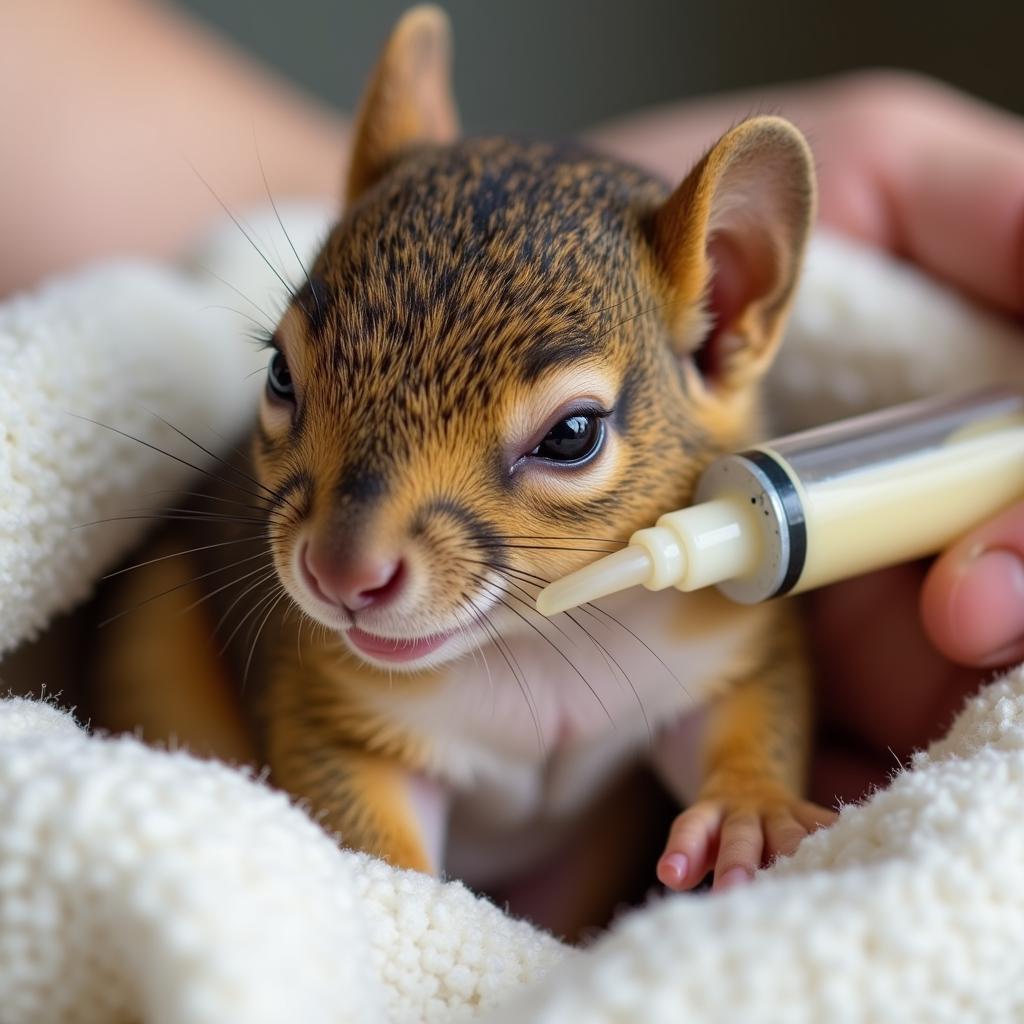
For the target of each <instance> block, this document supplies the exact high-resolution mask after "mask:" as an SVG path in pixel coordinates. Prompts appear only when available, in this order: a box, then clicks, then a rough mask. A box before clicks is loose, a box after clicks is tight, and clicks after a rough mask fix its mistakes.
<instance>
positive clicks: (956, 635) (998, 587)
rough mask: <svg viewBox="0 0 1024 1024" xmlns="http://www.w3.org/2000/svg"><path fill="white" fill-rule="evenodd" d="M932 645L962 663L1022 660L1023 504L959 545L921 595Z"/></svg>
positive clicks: (936, 566) (931, 574)
mask: <svg viewBox="0 0 1024 1024" xmlns="http://www.w3.org/2000/svg"><path fill="white" fill-rule="evenodd" d="M921 618H922V622H923V623H924V627H925V630H926V632H927V633H928V636H929V638H930V639H931V641H932V643H934V644H935V646H936V647H937V648H938V649H939V650H940V651H942V653H943V654H945V655H946V656H947V657H948V658H950V659H951V660H953V661H956V662H959V663H960V664H964V665H976V666H983V667H984V666H995V665H1005V664H1009V663H1011V662H1014V661H1017V660H1020V658H1021V657H1024V504H1020V505H1016V506H1014V507H1013V508H1011V509H1008V510H1007V511H1005V512H1003V513H1002V514H1001V515H999V516H996V518H995V519H993V520H991V521H990V522H988V523H987V524H986V525H985V526H982V527H981V528H980V529H978V530H975V531H974V533H972V534H971V535H970V536H968V537H966V538H964V539H963V540H962V541H960V542H959V543H958V544H955V545H954V546H953V547H952V548H950V550H949V551H947V552H946V553H945V554H944V555H942V557H940V558H939V559H938V560H937V561H936V562H935V564H934V566H933V567H932V569H931V571H930V572H929V574H928V577H927V579H926V580H925V584H924V587H923V588H922V591H921Z"/></svg>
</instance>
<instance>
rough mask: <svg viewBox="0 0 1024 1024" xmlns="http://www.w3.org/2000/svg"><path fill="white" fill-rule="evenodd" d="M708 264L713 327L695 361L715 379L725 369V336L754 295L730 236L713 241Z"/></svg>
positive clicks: (705, 373)
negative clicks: (723, 364) (722, 340)
mask: <svg viewBox="0 0 1024 1024" xmlns="http://www.w3.org/2000/svg"><path fill="white" fill-rule="evenodd" d="M708 262H709V263H710V264H711V285H710V287H709V288H708V302H707V312H708V314H709V317H710V320H711V328H710V330H709V331H708V335H707V337H706V338H705V339H704V341H703V342H701V345H700V347H699V348H698V349H697V351H696V352H695V353H694V356H693V358H694V362H695V363H696V364H697V369H698V370H700V372H701V375H702V376H704V377H707V378H714V377H715V376H717V375H718V373H719V372H720V371H721V370H722V362H723V355H724V353H723V351H722V345H721V337H722V334H723V332H725V331H726V330H728V329H729V327H730V326H731V325H732V324H733V323H735V321H736V318H737V317H738V316H739V315H740V314H741V313H742V312H743V310H744V309H745V308H746V306H747V304H748V303H749V302H750V300H751V298H753V296H752V295H751V294H750V287H749V286H750V274H749V272H748V270H747V268H746V267H745V266H744V260H743V254H742V252H740V250H739V247H738V246H737V245H736V243H735V242H734V241H733V240H732V239H731V238H730V237H729V236H728V235H726V234H717V235H714V236H713V237H712V238H711V239H710V240H709V242H708Z"/></svg>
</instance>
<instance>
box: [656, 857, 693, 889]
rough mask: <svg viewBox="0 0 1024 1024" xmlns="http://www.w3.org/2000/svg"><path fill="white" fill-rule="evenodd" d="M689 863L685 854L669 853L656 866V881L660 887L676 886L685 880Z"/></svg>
mask: <svg viewBox="0 0 1024 1024" xmlns="http://www.w3.org/2000/svg"><path fill="white" fill-rule="evenodd" d="M689 868H690V861H689V859H688V858H687V856H686V854H685V853H669V854H667V855H666V856H664V857H662V858H661V863H659V864H658V881H660V882H661V884H662V885H668V886H676V885H679V883H680V882H682V881H683V879H684V878H686V872H687V871H688V870H689Z"/></svg>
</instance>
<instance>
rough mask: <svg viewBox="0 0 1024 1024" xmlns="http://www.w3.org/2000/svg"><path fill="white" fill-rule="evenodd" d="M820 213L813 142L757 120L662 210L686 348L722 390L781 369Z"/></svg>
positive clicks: (731, 137) (736, 133) (658, 250)
mask: <svg viewBox="0 0 1024 1024" xmlns="http://www.w3.org/2000/svg"><path fill="white" fill-rule="evenodd" d="M814 209H815V184H814V164H813V159H812V157H811V153H810V150H809V148H808V146H807V143H806V142H805V141H804V137H803V136H802V135H801V134H800V132H799V131H797V129H796V128H794V127H793V125H791V124H790V123H789V122H788V121H785V120H783V119H782V118H779V117H755V118H751V119H750V120H749V121H744V122H742V123H741V124H739V125H737V126H736V127H735V128H733V129H732V130H731V131H728V132H726V134H725V135H723V136H722V138H721V139H719V141H718V142H717V143H716V144H715V145H714V146H713V147H712V148H711V149H710V150H709V151H708V152H707V154H705V156H704V158H703V159H702V160H701V161H700V163H698V164H697V166H696V167H695V168H694V169H693V170H692V171H691V172H690V174H689V175H688V176H687V178H686V180H685V181H684V182H683V183H682V184H681V185H680V186H679V187H678V188H677V189H676V190H675V192H673V193H672V195H671V196H670V197H669V198H668V199H667V200H666V201H665V203H664V204H663V205H662V206H661V207H659V208H658V210H657V211H656V213H655V215H654V225H653V228H654V229H653V243H654V250H655V254H656V257H657V259H658V262H659V264H660V266H661V269H662V271H663V272H664V274H665V275H666V276H667V279H668V282H669V288H670V291H671V301H672V308H674V309H676V310H678V311H679V314H678V316H677V319H676V322H675V324H674V326H675V328H676V329H677V333H678V335H679V337H680V338H681V348H683V349H685V350H688V351H689V352H691V353H692V354H694V356H695V358H696V361H697V365H698V367H699V368H700V369H701V370H702V372H704V373H705V374H706V375H707V377H708V378H709V379H710V381H711V382H712V383H713V384H714V385H715V386H720V387H729V388H732V387H739V386H742V385H743V384H745V383H747V382H749V381H751V380H753V379H754V378H755V377H757V376H759V375H760V374H761V373H762V372H763V371H764V370H766V369H767V367H768V365H769V364H770V363H771V359H772V357H773V355H774V354H775V349H776V348H777V347H778V342H779V339H780V337H781V335H782V328H783V326H784V324H785V318H786V313H787V312H788V309H789V304H790V302H791V300H792V297H793V292H794V288H795V286H796V281H797V277H798V275H799V272H800V265H801V261H802V258H803V250H804V245H805V243H806V241H807V236H808V234H809V232H810V228H811V223H812V221H813V219H814ZM695 311H696V315H695ZM709 319H710V323H708V320H709Z"/></svg>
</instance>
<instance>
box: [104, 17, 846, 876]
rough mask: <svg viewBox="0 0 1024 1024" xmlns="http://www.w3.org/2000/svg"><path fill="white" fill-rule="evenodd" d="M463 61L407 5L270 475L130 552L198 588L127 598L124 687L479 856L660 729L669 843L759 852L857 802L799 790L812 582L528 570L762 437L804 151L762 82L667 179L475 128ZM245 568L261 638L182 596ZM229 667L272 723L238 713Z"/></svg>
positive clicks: (368, 815)
mask: <svg viewBox="0 0 1024 1024" xmlns="http://www.w3.org/2000/svg"><path fill="white" fill-rule="evenodd" d="M449 63H450V61H449V33H448V26H447V21H446V18H445V16H444V15H443V14H442V13H441V12H440V11H439V10H438V9H436V8H434V7H418V8H415V9H413V10H411V11H410V12H408V13H407V14H406V15H405V16H404V17H403V18H402V19H401V20H400V22H399V23H398V25H397V27H396V28H395V30H394V31H393V33H392V35H391V37H390V39H389V40H388V42H387V43H386V45H385V48H384V50H383V53H382V55H381V57H380V59H379V62H378V64H377V66H376V69H375V71H374V73H373V76H372V79H371V81H370V84H369V87H368V90H367V93H366V95H365V98H364V101H363V104H362V108H361V112H360V114H359V117H358V122H357V130H356V135H355V145H354V151H353V155H352V162H351V167H350V169H349V175H348V186H347V205H346V209H345V213H344V215H343V217H342V218H341V220H340V221H339V222H338V224H337V225H336V226H335V227H334V229H333V230H332V231H331V233H330V236H329V237H328V238H327V240H326V242H325V244H324V245H323V248H322V249H321V251H320V253H319V254H318V256H317V257H316V260H315V262H314V264H313V265H312V267H311V268H310V269H309V274H308V279H307V280H306V282H305V283H304V284H303V286H302V287H301V288H299V289H297V290H296V292H295V294H294V295H293V296H292V299H291V302H290V304H289V306H288V308H287V310H286V312H285V313H284V315H283V316H282V318H281V320H280V323H279V324H278V327H277V330H276V331H275V333H274V335H273V338H272V340H271V342H270V344H271V345H272V355H271V358H270V361H269V368H268V376H267V385H266V390H265V393H264V397H263V399H262V405H261V408H260V413H259V423H258V426H257V427H256V429H255V436H254V438H253V440H252V446H251V467H250V469H248V470H245V471H244V474H250V475H243V472H237V473H236V474H235V475H233V476H231V478H230V483H229V484H228V485H227V488H226V489H224V490H223V491H222V494H223V497H221V498H220V499H219V500H220V501H222V502H224V501H227V502H232V503H233V505H234V507H235V510H237V509H238V508H239V507H240V508H241V509H243V511H241V512H238V513H237V514H236V515H235V516H234V518H232V516H231V515H230V514H229V513H231V512H232V509H231V507H230V506H223V505H222V506H219V508H220V513H216V512H210V513H209V514H208V515H207V516H205V517H195V516H194V517H193V518H206V519H209V520H211V522H210V523H204V524H202V526H201V528H200V529H199V532H193V534H192V540H193V542H194V546H195V547H197V548H201V551H196V552H193V553H192V554H190V555H188V556H187V557H182V558H179V559H173V558H168V557H165V556H164V555H161V556H160V560H154V561H153V562H151V564H149V565H148V566H146V567H144V568H142V569H141V570H140V572H138V573H136V574H135V580H134V582H133V583H132V584H131V585H130V586H129V587H127V588H124V589H125V591H126V592H125V593H124V594H122V595H121V596H120V599H121V600H122V601H123V600H124V599H126V598H132V597H138V596H145V595H146V594H151V593H152V592H153V591H154V590H157V589H167V588H168V584H170V585H171V587H172V592H171V594H170V595H169V597H168V598H166V599H165V600H164V601H159V602H153V603H150V604H147V605H145V606H144V607H142V608H140V609H139V610H137V611H136V613H135V614H132V615H127V616H125V617H124V618H122V619H119V620H118V622H117V623H116V624H115V626H114V630H115V631H114V634H113V636H110V634H107V639H106V640H105V641H104V646H105V648H106V656H105V657H104V658H103V659H101V662H100V679H101V682H102V692H101V694H100V698H99V702H100V705H101V710H100V714H99V717H100V719H101V720H105V721H107V722H108V723H112V724H115V725H116V724H120V725H124V726H126V727H138V726H141V727H142V728H143V730H144V732H145V733H146V734H147V735H148V736H153V737H156V738H160V737H161V736H164V737H166V736H168V735H170V734H172V733H173V734H175V735H177V736H178V737H182V738H184V739H185V740H186V741H188V742H194V743H195V744H196V745H197V746H200V747H202V746H203V745H204V744H207V743H208V745H209V746H211V747H213V748H216V749H217V750H219V752H221V753H222V754H226V755H227V756H233V757H238V758H246V757H255V759H256V760H257V761H258V762H259V763H265V764H268V765H269V767H270V772H271V777H272V779H273V781H274V782H275V783H276V784H277V785H279V786H281V787H283V788H284V789H286V790H288V791H289V792H290V793H292V794H294V795H295V796H296V797H299V798H301V799H302V800H304V801H306V802H307V803H308V805H309V806H310V807H311V808H312V809H313V810H314V811H315V812H316V813H318V814H320V815H321V816H322V820H323V822H324V824H325V825H326V826H327V827H329V828H330V829H332V830H336V831H337V833H338V834H339V835H340V837H341V840H342V841H343V842H344V843H345V844H346V845H347V846H350V847H353V848H356V849H359V850H364V851H367V852H370V853H372V854H375V855H377V856H380V857H383V858H385V859H386V860H388V861H390V862H391V863H392V864H394V865H396V866H399V867H403V868H413V869H416V870H419V871H425V872H435V873H437V872H440V871H441V870H447V871H448V872H450V873H453V874H458V875H460V876H462V877H464V878H466V879H467V880H468V881H470V882H479V883H481V884H484V883H487V882H489V881H493V880H494V879H495V878H498V877H500V876H502V875H507V874H509V873H514V872H515V871H517V870H520V869H522V868H523V867H524V866H526V865H527V864H529V863H531V862H536V860H537V858H539V857H541V856H542V855H543V854H544V851H546V850H549V849H550V848H551V847H552V844H554V843H556V842H557V841H559V838H560V837H562V838H564V834H565V831H566V829H571V827H572V824H573V822H574V821H576V820H577V819H578V818H579V817H580V815H581V814H582V813H583V812H584V811H585V810H586V809H587V808H588V807H590V806H591V805H592V804H593V802H594V801H595V799H597V797H598V795H599V794H600V793H601V792H602V791H606V790H607V788H608V787H609V785H610V784H611V783H612V781H613V780H615V779H616V778H617V776H618V775H619V774H620V773H621V772H622V770H623V768H624V766H625V765H627V764H629V763H631V762H635V761H636V760H637V759H639V758H648V759H649V760H650V762H651V763H652V764H653V766H654V767H655V769H656V770H657V772H658V773H659V775H660V776H661V778H662V779H663V780H664V782H665V783H666V785H667V787H668V788H669V790H670V791H671V792H672V794H673V796H675V797H676V798H678V800H679V801H680V803H681V804H682V805H684V806H686V807H687V809H686V810H685V811H683V812H682V813H681V814H680V815H679V816H678V818H677V819H676V820H675V823H674V824H673V826H672V828H671V832H670V835H669V837H668V840H667V843H666V845H665V852H664V853H663V855H662V857H661V859H660V861H659V862H658V865H657V874H658V877H659V878H660V879H661V881H662V882H663V883H665V884H666V885H668V886H670V887H671V888H673V889H688V888H692V887H693V886H695V885H696V884H697V883H699V882H700V881H701V879H702V878H703V877H704V876H705V875H706V874H707V873H708V871H710V870H714V872H715V875H716V882H715V884H716V885H717V886H721V885H728V884H732V883H733V882H735V881H737V880H740V879H744V878H747V877H749V876H750V875H751V874H752V873H753V871H754V870H755V869H756V868H757V867H758V866H759V865H761V864H763V863H765V862H767V861H768V860H770V859H771V858H772V857H774V856H775V855H777V854H781V853H788V852H790V851H792V850H793V849H794V848H795V846H796V845H797V843H798V842H799V841H800V839H801V838H802V837H803V836H804V835H805V834H806V833H807V832H808V831H810V830H812V829H813V828H815V827H817V826H818V825H819V824H821V823H822V822H824V821H827V820H829V819H830V817H831V816H830V813H829V812H827V811H824V810H822V809H820V808H817V807H815V806H813V805H812V804H810V803H808V802H806V801H804V800H803V799H802V795H801V793H802V786H803V776H804V771H805V761H806V759H807V754H808V744H809V735H810V721H809V715H810V708H809V702H810V686H809V679H808V668H807V660H806V657H805V654H804V652H803V649H802V641H801V635H800V629H799V625H798V623H797V621H796V618H795V612H794V610H793V608H792V607H791V606H790V605H788V604H786V603H773V604H765V605H761V606H756V607H741V606H738V605H734V604H731V603H729V602H728V601H726V600H725V599H724V598H723V597H721V596H720V595H718V594H717V593H716V592H702V593H697V594H681V593H679V592H676V591H666V592H664V593H660V594H656V595H655V594H648V593H644V592H639V596H638V593H637V592H630V593H628V594H624V595H619V596H618V597H616V598H612V599H608V600H606V601H603V602H601V604H600V607H599V608H596V609H590V610H582V611H579V612H576V613H573V614H572V615H571V616H561V617H559V619H558V620H554V621H553V622H552V623H551V624H550V625H549V624H547V623H545V622H544V620H542V619H541V618H540V616H538V615H537V614H536V612H535V611H533V599H534V597H535V596H536V593H537V591H538V590H539V588H540V586H542V585H543V583H545V582H547V581H550V580H552V579H555V578H557V577H558V576H560V575H562V574H564V573H566V572H568V571H570V570H573V569H576V568H579V567H580V566H582V565H583V564H585V563H587V562H588V561H591V560H592V559H593V558H595V557H596V556H597V555H598V554H601V553H604V552H606V551H609V550H612V549H613V548H614V547H615V546H616V545H618V544H621V543H623V542H624V541H625V539H626V538H628V536H629V535H630V533H631V532H632V531H634V530H636V529H638V528H640V527H643V526H646V525H649V524H650V523H652V522H653V521H654V520H655V519H656V518H657V517H658V516H659V515H660V514H661V513H662V512H664V511H666V510H668V509H675V508H680V507H682V506H684V505H686V504H687V503H688V502H689V501H690V499H691V494H692V488H693V487H694V484H695V481H696V479H697V477H698V474H699V473H700V471H701V470H702V469H703V467H705V466H706V465H707V464H708V462H709V461H710V460H711V459H713V458H715V457H716V456H718V455H720V454H721V453H723V452H728V451H731V450H735V449H738V448H741V447H743V446H744V445H746V444H748V443H749V442H751V441H752V440H754V439H756V438H757V437H758V435H759V431H760V422H761V421H760V413H759V391H760V381H761V378H762V376H763V374H764V373H765V371H766V369H767V368H768V365H769V363H770V362H771V360H772V357H773V354H774V352H775V349H776V347H777V345H778V343H779V338H780V334H781V332H782V328H783V324H784V320H785V318H786V314H787V311H788V307H789V305H790V301H791V299H792V296H793V292H794V285H795V283H796V280H797V276H798V272H799V270H800V265H801V259H802V254H803V250H804V245H805V241H806V239H807V235H808V232H809V229H810V227H811V223H812V220H813V215H814V203H815V199H814V197H815V188H814V176H813V168H812V159H811V156H810V153H809V151H808V148H807V145H806V144H805V142H804V140H803V138H802V137H801V135H800V134H799V132H798V131H797V130H796V129H795V128H794V127H792V126H791V125H790V124H789V123H787V122H786V121H784V120H781V119H779V118H776V117H755V118H752V119H750V120H748V121H744V122H743V123H741V124H738V125H736V126H735V127H733V128H732V129H731V130H729V131H728V132H726V134H725V135H724V136H722V138H721V139H720V140H719V141H718V142H717V143H716V144H715V145H714V146H713V147H712V148H711V149H710V150H709V151H708V152H707V154H706V155H705V156H704V157H703V159H701V160H700V162H699V163H698V164H697V166H696V167H695V168H693V170H692V171H691V172H690V173H689V174H688V175H687V176H686V177H685V179H684V180H683V181H682V183H681V184H679V185H678V187H677V188H675V189H674V190H670V189H668V188H666V187H665V186H664V185H663V184H662V183H661V182H659V181H657V180H655V179H654V178H652V177H651V176H649V175H648V174H646V173H644V172H642V171H639V170H637V169H634V168H632V167H629V166H625V165H623V164H621V163H619V162H617V161H615V160H612V159H610V158H607V157H604V156H600V155H595V154H593V153H590V152H587V151H585V150H584V149H582V148H580V147H577V146H574V145H554V144H550V143H547V142H535V141H513V140H510V139H507V138H482V139H470V140H463V141H459V140H458V139H457V118H456V113H455V110H454V106H453V103H452V100H451V96H450V87H449ZM246 495H248V497H246ZM203 507H204V508H206V509H209V506H203ZM225 508H226V509H227V511H225ZM264 525H265V532H262V527H263V526H264ZM203 530H206V531H207V532H205V533H204V532H202V531H203ZM217 531H220V533H218V532H217ZM224 531H227V532H224ZM225 536H226V537H228V538H229V539H228V540H224V539H223V538H224V537H225ZM180 537H181V532H180V531H179V532H178V533H177V535H176V539H174V540H171V539H169V538H168V537H167V536H165V537H164V538H163V539H162V540H161V541H160V542H159V545H160V546H159V550H160V551H167V552H170V553H173V552H174V551H176V550H177V548H179V547H180V546H181V545H180ZM218 538H219V539H218ZM243 542H244V543H249V544H252V545H254V547H253V549H252V550H254V551H255V552H256V555H253V556H252V560H247V559H246V558H239V555H240V554H244V552H245V550H246V548H244V547H238V546H235V547H233V546H231V545H232V544H236V543H238V544H240V543H243ZM260 553H265V554H266V555H267V559H266V561H265V562H260V563H258V567H257V568H256V569H253V568H252V567H253V566H254V565H256V564H257V563H256V562H255V561H254V559H256V557H257V556H258V555H259V554H260ZM271 558H272V564H271V561H270V560H271ZM239 565H241V566H242V568H241V569H239V568H237V567H238V566H239ZM210 566H212V567H213V568H212V569H210V568H209V567H210ZM229 567H235V568H234V576H236V577H239V578H240V581H236V582H235V583H234V584H233V585H234V588H235V589H234V590H232V588H231V586H230V585H226V584H224V582H223V581H224V580H225V579H226V578H227V577H226V576H225V575H223V573H224V572H225V570H226V569H228V568H229ZM197 569H199V570H202V569H207V570H208V571H205V572H199V573H198V579H195V578H194V577H196V576H197V571H196V570H197ZM217 573H222V575H219V576H218V575H217ZM271 577H272V579H271V580H270V581H271V582H279V583H280V585H281V587H283V591H281V590H280V589H272V590H270V591H269V594H268V595H264V594H262V592H261V591H260V590H259V587H258V584H261V583H265V582H267V580H268V578H271ZM245 594H248V601H249V602H252V601H253V600H254V594H255V595H257V596H259V597H260V605H259V609H258V614H254V615H253V617H252V618H250V619H249V620H248V621H249V623H250V625H253V626H255V624H256V623H257V622H259V629H258V631H257V632H258V642H257V640H253V641H252V645H251V646H250V645H248V644H247V645H245V646H246V650H245V651H243V652H241V653H240V654H239V656H238V657H237V658H234V660H233V661H232V660H231V659H230V658H229V659H223V658H220V657H219V656H218V653H217V652H218V647H219V644H220V639H219V638H218V639H216V640H215V639H213V638H212V633H213V630H212V629H210V624H209V622H208V621H207V620H206V619H201V618H197V617H196V615H191V616H176V615H175V614H174V610H173V608H169V607H168V604H170V605H174V604H175V603H177V605H178V607H180V608H182V609H184V608H187V607H190V606H192V605H193V604H195V603H198V601H200V600H204V599H205V598H210V600H208V601H206V602H205V603H204V604H202V605H201V607H200V608H199V611H200V612H204V611H206V610H207V609H209V608H210V607H211V606H216V607H215V612H214V614H215V613H216V611H220V612H222V613H224V614H227V613H230V612H231V607H232V602H234V603H235V604H236V605H237V604H238V602H239V601H245V597H244V596H241V597H240V596H239V595H245ZM291 603H294V605H295V606H297V607H298V610H299V611H298V614H295V609H294V608H292V614H290V615H289V614H287V613H284V614H282V612H284V610H285V609H286V608H287V607H288V606H289V605H290V604H291ZM264 611H265V614H264ZM252 650H255V654H252V653H251V652H252ZM243 655H246V656H247V658H248V659H251V663H250V664H248V665H244V666H243V664H242V662H243V661H245V660H247V658H245V657H243ZM243 675H244V676H248V677H250V678H249V681H248V684H247V685H246V686H245V687H244V688H243V687H241V686H240V682H241V679H242V677H243ZM225 680H227V682H225ZM229 690H231V691H232V692H236V693H237V692H240V693H241V699H242V703H243V705H244V707H245V709H246V712H247V715H246V723H247V728H246V729H245V730H242V729H237V728H234V729H233V731H231V730H232V728H233V727H224V728H221V727H219V726H218V725H217V723H218V722H221V723H223V722H225V721H228V720H229V717H230V716H229V715H228V712H227V708H228V704H227V700H226V697H225V694H226V693H227V692H228V691H229ZM697 725H699V727H700V728H699V729H698V728H697ZM218 728H221V731H220V734H219V735H215V732H216V730H217V729H218ZM225 728H227V729H228V732H229V733H230V734H229V735H225Z"/></svg>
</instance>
